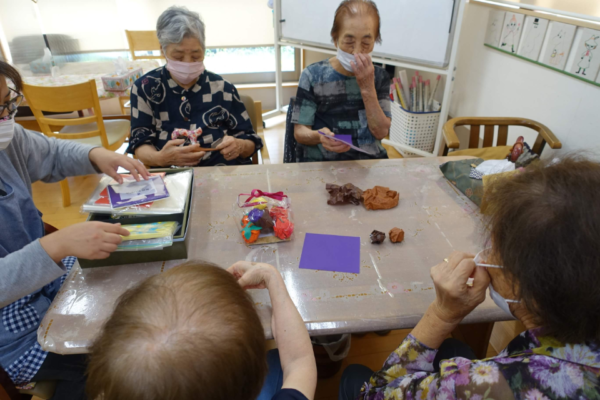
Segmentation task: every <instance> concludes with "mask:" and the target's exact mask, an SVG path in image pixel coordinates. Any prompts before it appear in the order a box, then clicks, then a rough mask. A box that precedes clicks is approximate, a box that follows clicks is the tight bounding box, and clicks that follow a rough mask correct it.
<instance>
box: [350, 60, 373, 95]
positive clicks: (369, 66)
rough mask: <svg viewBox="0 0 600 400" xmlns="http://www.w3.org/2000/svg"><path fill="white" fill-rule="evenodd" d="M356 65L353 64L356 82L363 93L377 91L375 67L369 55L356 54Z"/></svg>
mask: <svg viewBox="0 0 600 400" xmlns="http://www.w3.org/2000/svg"><path fill="white" fill-rule="evenodd" d="M354 58H355V59H356V63H354V62H351V63H350V64H351V65H352V68H353V69H354V75H355V76H356V82H357V83H358V87H359V88H360V90H361V91H366V90H371V89H372V90H375V66H374V65H373V61H372V60H371V56H370V55H368V54H355V55H354Z"/></svg>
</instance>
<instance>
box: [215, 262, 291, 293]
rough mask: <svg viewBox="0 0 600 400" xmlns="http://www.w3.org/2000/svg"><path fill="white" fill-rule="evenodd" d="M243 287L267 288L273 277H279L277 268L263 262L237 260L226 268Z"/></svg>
mask: <svg viewBox="0 0 600 400" xmlns="http://www.w3.org/2000/svg"><path fill="white" fill-rule="evenodd" d="M227 271H229V273H231V274H232V275H233V276H234V277H235V279H237V281H238V283H239V284H240V286H241V287H243V288H244V289H268V288H269V282H271V279H273V278H277V277H279V278H281V275H279V272H277V269H275V267H273V266H272V265H269V264H265V263H254V262H250V261H238V262H236V263H235V264H233V265H232V266H231V267H229V268H228V269H227Z"/></svg>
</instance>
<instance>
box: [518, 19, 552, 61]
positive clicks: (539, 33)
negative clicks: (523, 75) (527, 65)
mask: <svg viewBox="0 0 600 400" xmlns="http://www.w3.org/2000/svg"><path fill="white" fill-rule="evenodd" d="M549 22H550V21H548V20H547V19H543V18H538V17H533V16H531V15H528V16H527V17H526V18H525V23H524V24H523V34H522V36H521V43H520V44H519V50H518V51H517V54H518V55H520V56H523V57H525V58H529V59H530V60H533V61H537V60H538V58H539V57H540V51H541V50H542V45H543V44H544V38H545V37H546V32H547V31H548V23H549Z"/></svg>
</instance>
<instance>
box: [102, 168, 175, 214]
mask: <svg viewBox="0 0 600 400" xmlns="http://www.w3.org/2000/svg"><path fill="white" fill-rule="evenodd" d="M107 189H108V197H109V199H110V205H111V207H112V208H123V207H131V206H135V205H138V204H145V203H149V202H152V201H156V200H161V199H166V198H167V197H169V191H168V190H167V186H166V185H165V181H164V180H163V178H162V177H160V176H153V177H151V178H150V179H148V180H145V181H144V180H141V181H139V182H138V181H136V180H134V179H133V178H128V179H125V180H124V182H123V183H122V184H120V185H108V187H107Z"/></svg>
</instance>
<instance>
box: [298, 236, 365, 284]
mask: <svg viewBox="0 0 600 400" xmlns="http://www.w3.org/2000/svg"><path fill="white" fill-rule="evenodd" d="M300 269H315V270H319V271H335V272H347V273H352V274H358V273H360V238H359V237H353V236H336V235H319V234H316V233H307V234H306V237H305V238H304V246H303V248H302V256H301V257H300Z"/></svg>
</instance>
